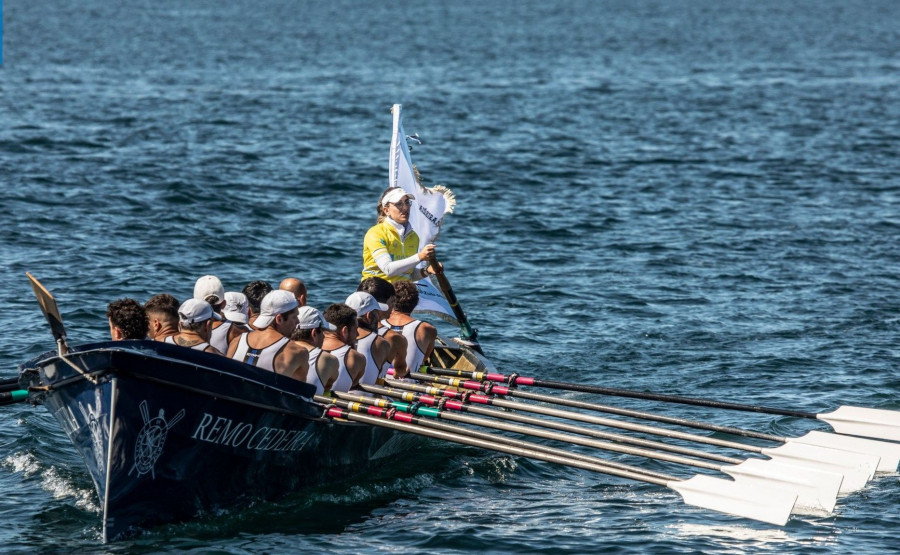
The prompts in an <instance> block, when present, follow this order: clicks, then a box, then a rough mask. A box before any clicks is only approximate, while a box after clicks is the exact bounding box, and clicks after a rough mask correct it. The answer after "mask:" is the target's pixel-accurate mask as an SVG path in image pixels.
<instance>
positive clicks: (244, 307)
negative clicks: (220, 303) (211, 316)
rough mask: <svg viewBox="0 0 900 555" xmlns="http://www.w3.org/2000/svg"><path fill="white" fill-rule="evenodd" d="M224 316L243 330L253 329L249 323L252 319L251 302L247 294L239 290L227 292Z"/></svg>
mask: <svg viewBox="0 0 900 555" xmlns="http://www.w3.org/2000/svg"><path fill="white" fill-rule="evenodd" d="M222 316H224V317H225V319H226V320H228V321H229V322H231V323H232V325H235V326H238V327H241V328H243V331H252V330H251V329H250V326H248V325H247V322H248V320H249V319H250V303H249V301H247V295H244V294H243V293H238V292H237V291H228V292H227V293H225V308H223V309H222Z"/></svg>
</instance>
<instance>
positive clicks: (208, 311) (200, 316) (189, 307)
mask: <svg viewBox="0 0 900 555" xmlns="http://www.w3.org/2000/svg"><path fill="white" fill-rule="evenodd" d="M212 315H213V309H212V306H210V304H209V303H208V302H206V301H201V300H200V299H188V300H186V301H184V302H183V303H181V306H180V307H178V321H179V322H181V323H182V324H196V323H197V322H205V321H207V320H209V319H210V318H212Z"/></svg>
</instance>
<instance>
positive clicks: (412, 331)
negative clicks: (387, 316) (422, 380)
mask: <svg viewBox="0 0 900 555" xmlns="http://www.w3.org/2000/svg"><path fill="white" fill-rule="evenodd" d="M382 322H384V323H385V324H387V325H388V326H391V329H392V330H394V331H397V332H400V333H401V334H403V337H405V338H406V366H407V367H408V368H409V371H410V372H418V371H419V367H421V366H422V363H423V362H425V353H424V352H422V349H420V348H419V342H418V341H416V330H417V329H419V326H420V325H422V321H421V320H413V321H412V322H410V323H408V324H404V325H402V326H394V325H391V324H390V323H388V321H387V320H382Z"/></svg>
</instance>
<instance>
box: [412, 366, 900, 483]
mask: <svg viewBox="0 0 900 555" xmlns="http://www.w3.org/2000/svg"><path fill="white" fill-rule="evenodd" d="M425 368H427V367H425ZM428 371H429V373H430V372H431V371H432V370H431V369H429V370H428ZM435 373H436V374H439V373H438V372H435ZM462 373H466V374H472V375H478V374H483V373H478V372H462ZM453 379H457V378H453ZM444 383H446V382H444ZM454 385H456V387H463V388H465V389H472V390H475V391H483V392H485V393H487V394H493V395H503V396H508V397H519V398H522V399H528V400H531V401H540V402H543V403H552V404H556V405H563V406H567V407H575V408H581V409H587V410H592V411H598V412H605V413H609V414H617V415H620V416H628V417H631V418H640V419H643V420H652V421H655V422H665V423H667V424H676V425H679V426H686V427H690V428H698V429H701V430H709V431H713V432H720V433H726V434H732V435H737V436H743V437H752V438H756V439H763V440H766V441H773V442H776V443H787V442H789V441H795V442H798V443H803V444H808V445H818V446H820V447H830V448H832V449H841V450H844V451H853V452H856V453H865V454H868V455H874V456H877V457H879V459H880V460H879V463H878V468H877V469H876V470H877V471H880V472H895V471H896V470H897V466H898V465H900V444H896V443H889V442H886V441H878V440H874V439H863V438H857V437H849V436H844V435H836V434H829V433H825V432H819V431H811V432H809V433H807V434H806V435H805V436H802V437H797V438H790V437H784V436H775V435H771V434H763V433H760V432H754V431H750V430H742V429H740V428H733V427H730V426H719V425H717V424H710V423H707V422H698V421H696V420H687V419H684V418H675V417H672V416H664V415H660V414H653V413H649V412H642V411H636V410H629V409H623V408H619V407H612V406H609V405H600V404H596V403H588V402H586V401H579V400H576V399H566V398H564V397H557V396H553V395H540V394H537V393H530V392H527V391H521V390H519V389H517V388H515V387H507V386H505V385H500V384H497V383H494V382H477V381H463V382H461V383H456V382H454Z"/></svg>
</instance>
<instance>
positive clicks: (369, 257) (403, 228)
mask: <svg viewBox="0 0 900 555" xmlns="http://www.w3.org/2000/svg"><path fill="white" fill-rule="evenodd" d="M414 199H415V197H414V196H413V195H411V194H409V193H407V192H406V191H404V190H403V189H401V188H400V187H390V188H388V189H386V190H385V191H384V193H382V195H381V199H380V200H379V201H378V206H377V211H378V219H377V220H376V223H375V225H373V226H372V227H370V228H369V230H368V231H367V232H366V237H365V239H363V270H362V279H365V278H368V277H380V278H383V279H386V280H388V281H390V282H391V283H394V282H396V281H399V280H413V281H418V280H420V279H422V278H423V277H425V276H426V275H427V274H428V273H434V272H433V271H431V272H429V271H427V270H426V269H422V268H419V267H417V266H418V265H419V263H421V262H422V261H426V260H429V259H430V258H432V257H433V256H434V244H433V243H429V244H427V245H425V247H424V248H422V250H419V235H418V234H417V233H416V232H415V231H414V230H413V228H412V226H411V225H410V224H409V211H410V207H411V206H412V201H413V200H414ZM426 268H428V267H427V266H426Z"/></svg>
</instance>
